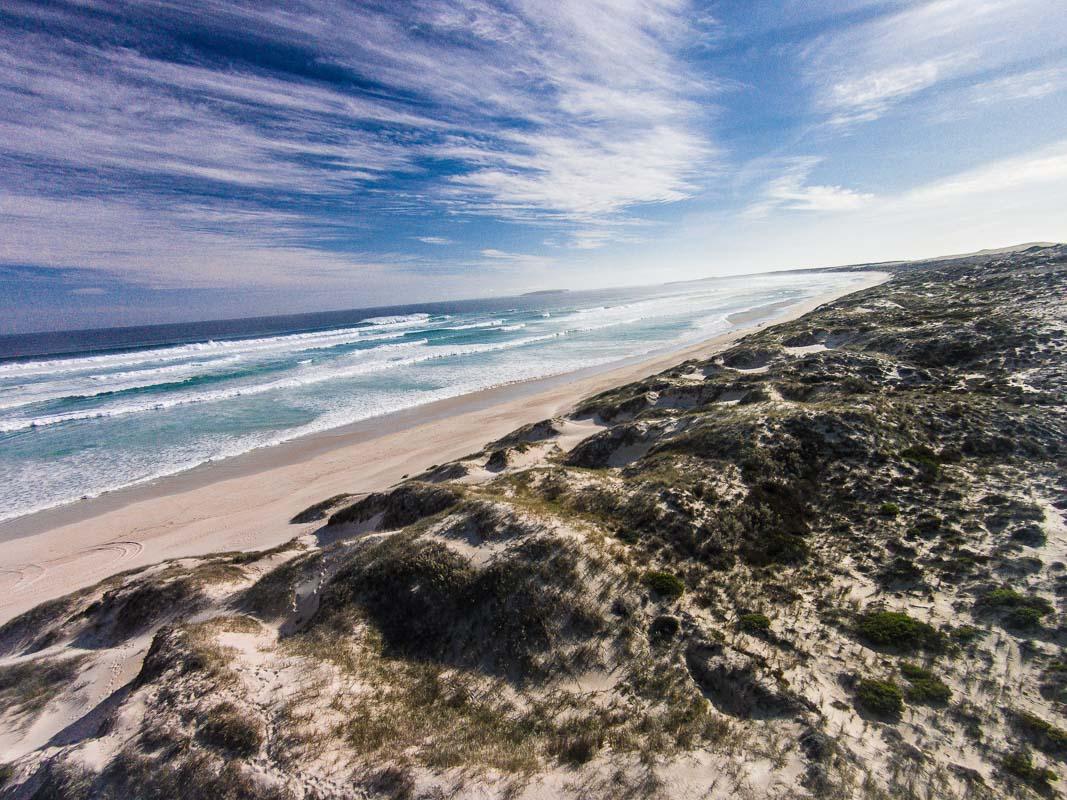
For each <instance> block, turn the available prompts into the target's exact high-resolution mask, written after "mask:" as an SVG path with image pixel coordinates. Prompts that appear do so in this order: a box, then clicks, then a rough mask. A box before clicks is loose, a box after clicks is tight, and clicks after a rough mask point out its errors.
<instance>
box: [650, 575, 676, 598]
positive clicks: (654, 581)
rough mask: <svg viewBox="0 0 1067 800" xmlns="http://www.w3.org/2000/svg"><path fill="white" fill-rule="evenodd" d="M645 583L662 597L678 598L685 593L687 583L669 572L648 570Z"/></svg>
mask: <svg viewBox="0 0 1067 800" xmlns="http://www.w3.org/2000/svg"><path fill="white" fill-rule="evenodd" d="M645 585H646V586H648V588H649V589H651V590H652V591H653V592H655V593H656V594H658V595H659V596H660V597H665V598H667V599H668V600H677V599H678V598H679V597H681V596H682V595H683V594H685V584H684V583H682V580H681V578H679V577H677V576H676V575H672V574H671V573H669V572H656V571H652V572H646V573H645Z"/></svg>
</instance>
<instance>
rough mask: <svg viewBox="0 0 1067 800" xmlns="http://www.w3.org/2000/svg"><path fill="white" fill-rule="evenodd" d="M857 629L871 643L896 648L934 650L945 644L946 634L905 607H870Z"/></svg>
mask: <svg viewBox="0 0 1067 800" xmlns="http://www.w3.org/2000/svg"><path fill="white" fill-rule="evenodd" d="M856 632H857V633H858V634H859V636H860V638H861V639H863V640H864V641H866V642H867V643H869V644H873V645H877V646H879V647H887V648H892V649H895V650H908V651H913V650H932V651H937V650H940V649H942V648H943V647H944V636H943V635H942V634H941V633H940V632H939V631H937V630H935V629H934V628H933V627H932V626H930V625H928V624H927V623H925V622H921V621H919V620H917V619H915V618H913V617H909V616H908V615H907V614H905V613H904V612H902V611H869V612H867V613H865V614H862V615H861V616H860V618H859V620H858V621H857V623H856Z"/></svg>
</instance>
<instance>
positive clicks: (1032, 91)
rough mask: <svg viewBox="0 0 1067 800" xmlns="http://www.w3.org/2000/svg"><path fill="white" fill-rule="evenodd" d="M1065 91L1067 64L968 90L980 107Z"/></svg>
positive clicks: (990, 81) (1038, 98) (990, 82)
mask: <svg viewBox="0 0 1067 800" xmlns="http://www.w3.org/2000/svg"><path fill="white" fill-rule="evenodd" d="M1065 89H1067V64H1061V65H1057V66H1052V67H1045V68H1042V69H1032V70H1026V71H1024V72H1017V73H1013V74H1011V75H1004V76H1003V77H1000V78H996V79H994V80H989V81H983V82H981V83H978V84H975V85H974V86H973V87H972V88H971V99H972V101H973V102H974V103H977V104H979V105H999V104H1001V103H1005V102H1012V101H1016V100H1040V99H1041V98H1043V97H1047V96H1048V95H1051V94H1056V93H1058V92H1062V91H1064V90H1065Z"/></svg>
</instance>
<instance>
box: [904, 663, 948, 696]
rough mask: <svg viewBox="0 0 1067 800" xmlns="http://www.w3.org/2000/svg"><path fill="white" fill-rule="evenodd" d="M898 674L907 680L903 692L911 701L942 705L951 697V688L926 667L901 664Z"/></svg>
mask: <svg viewBox="0 0 1067 800" xmlns="http://www.w3.org/2000/svg"><path fill="white" fill-rule="evenodd" d="M900 674H901V675H903V676H904V678H905V679H906V680H907V681H908V684H909V686H908V688H907V691H906V692H905V694H906V695H907V698H908V700H909V701H911V702H912V703H925V704H926V705H944V704H945V703H947V702H948V701H949V698H950V697H952V690H951V689H949V688H948V686H946V685H945V683H944V681H942V680H941V679H940V678H938V677H937V676H936V675H934V673H933V672H931V671H930V670H928V669H923V668H922V667H920V666H917V665H915V664H907V663H905V664H901V665H900Z"/></svg>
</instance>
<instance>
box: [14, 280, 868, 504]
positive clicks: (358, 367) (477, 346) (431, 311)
mask: <svg viewBox="0 0 1067 800" xmlns="http://www.w3.org/2000/svg"><path fill="white" fill-rule="evenodd" d="M861 277H862V276H857V275H855V274H847V273H819V274H802V275H777V276H775V275H763V276H756V277H753V276H746V277H743V278H729V279H717V280H709V281H700V282H694V283H686V284H674V285H667V286H657V287H641V288H635V289H612V290H601V291H595V292H562V293H552V294H537V295H527V296H523V297H512V298H494V299H491V300H480V301H464V302H458V303H442V304H423V305H420V306H417V307H408V308H396V309H373V310H363V311H359V310H356V311H350V312H331V313H329V314H308V315H300V316H292V317H284V318H261V319H256V320H231V321H224V322H211V323H197V324H187V325H168V326H156V327H151V328H140V329H114V330H103V331H83V332H72V333H67V334H49V335H46V336H22V337H18V336H16V337H5V338H4V339H3V340H0V354H2V355H6V356H7V358H4V359H0V519H9V518H12V517H15V516H19V515H22V514H25V513H28V512H31V511H35V510H40V509H44V508H49V507H52V506H55V505H59V504H62V503H65V502H69V501H71V500H74V499H77V498H78V497H82V496H93V495H96V494H99V493H101V492H104V491H109V490H113V489H116V488H119V487H122V486H128V485H131V484H134V483H138V482H141V481H145V480H150V479H152V478H155V477H159V476H162V475H167V474H171V473H174V472H178V471H181V470H184V469H188V468H190V467H193V466H196V465H198V464H202V463H204V462H206V461H210V460H215V459H219V458H225V457H227V456H232V455H237V454H239V453H244V452H247V451H249V450H253V449H255V448H259V447H265V446H270V445H272V444H277V443H280V442H283V441H286V440H289V439H293V438H295V437H298V436H303V435H306V434H309V433H314V432H317V431H323V430H327V429H330V428H335V427H339V426H341V425H346V424H349V423H352V422H356V421H359V420H364V419H368V418H372V417H375V416H379V415H382V414H387V413H390V412H393V411H399V410H402V409H405V408H411V407H414V406H418V405H421V404H424V403H428V402H432V401H434V400H441V399H445V398H449V397H456V396H459V395H463V394H467V393H470V392H474V391H478V390H481V389H486V388H490V387H493V386H499V385H502V384H506V383H511V382H515V381H522V380H529V379H533V378H540V377H547V376H550V375H558V374H562V373H567V372H571V371H574V370H578V369H583V368H587V367H595V366H598V365H605V364H610V363H612V362H614V361H618V360H621V359H625V358H630V357H634V356H639V355H642V354H647V353H652V352H655V351H659V350H665V349H669V348H674V347H678V346H681V345H684V344H686V343H688V342H694V341H698V340H700V339H704V338H707V337H709V336H713V335H716V334H717V333H721V332H723V331H727V330H729V329H730V328H731V327H732V326H731V324H730V323H729V321H728V319H727V317H728V316H729V315H731V314H734V313H737V312H741V311H745V310H747V309H751V308H756V307H760V306H764V305H767V304H771V303H777V302H781V301H797V302H800V301H802V300H804V299H805V298H807V297H811V296H814V295H817V294H821V293H823V292H826V291H829V290H831V289H835V288H838V287H842V286H845V285H848V284H849V283H850V282H854V281H857V280H859V279H861ZM27 354H32V355H27Z"/></svg>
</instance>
